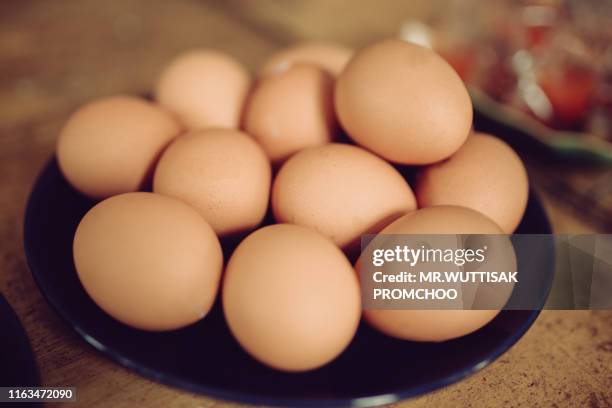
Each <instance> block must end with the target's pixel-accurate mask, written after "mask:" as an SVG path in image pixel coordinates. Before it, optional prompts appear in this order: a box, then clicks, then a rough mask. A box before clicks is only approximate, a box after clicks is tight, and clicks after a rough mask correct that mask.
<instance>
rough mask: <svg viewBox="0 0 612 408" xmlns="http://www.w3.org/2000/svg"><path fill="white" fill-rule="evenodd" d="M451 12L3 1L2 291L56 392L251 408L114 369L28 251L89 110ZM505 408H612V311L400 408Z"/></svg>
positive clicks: (544, 318)
mask: <svg viewBox="0 0 612 408" xmlns="http://www.w3.org/2000/svg"><path fill="white" fill-rule="evenodd" d="M437 3H440V2H439V1H436V2H427V1H413V2H403V1H402V2H400V1H397V2H396V1H385V2H369V1H363V2H359V3H357V4H356V3H354V2H350V1H349V0H334V1H326V2H315V1H310V2H308V1H305V2H283V1H261V0H260V1H257V2H255V1H248V0H232V1H229V2H221V1H214V2H196V1H180V2H179V1H173V2H167V1H141V0H130V1H122V2H97V1H93V0H87V1H79V2H74V1H73V2H70V1H55V2H43V1H19V2H17V1H15V2H8V1H5V2H1V3H0V177H1V179H0V181H1V182H0V291H1V292H2V293H3V294H4V295H5V296H6V297H7V299H8V301H9V302H10V303H11V304H12V306H13V307H14V308H15V310H16V312H17V314H18V315H19V317H20V318H21V320H22V322H23V324H24V326H25V328H26V331H27V333H28V335H29V337H30V339H31V343H32V347H33V350H34V353H35V355H36V359H37V361H38V365H39V369H40V373H41V376H42V381H43V384H44V385H46V386H75V387H77V388H78V404H77V405H78V406H84V407H92V408H93V407H102V406H113V407H123V406H125V407H128V406H130V407H132V406H153V407H235V406H237V405H234V404H229V403H226V402H221V401H216V400H213V399H210V398H205V397H201V396H196V395H192V394H190V393H186V392H183V391H180V390H176V389H173V388H170V387H167V386H163V385H160V384H158V383H155V382H152V381H149V380H147V379H145V378H142V377H140V376H138V375H136V374H134V373H132V372H130V371H128V370H126V369H124V368H122V367H120V366H118V365H116V364H114V363H113V362H111V361H110V360H108V359H107V358H105V357H104V356H102V355H101V354H99V353H98V352H96V351H94V350H93V349H92V348H91V347H90V346H88V345H87V344H86V343H85V342H84V341H82V340H81V339H80V338H79V337H78V336H77V335H76V334H75V333H74V332H72V331H71V329H69V328H68V327H67V326H66V325H65V324H64V323H63V322H62V321H61V320H60V318H59V317H58V316H57V315H56V314H55V313H54V312H53V310H51V309H50V307H49V305H48V304H47V303H46V302H45V301H44V299H43V298H42V296H41V294H40V292H39V291H38V288H37V287H36V285H35V283H34V281H33V279H32V276H31V275H30V272H29V271H28V268H27V265H26V261H25V259H24V253H23V247H22V225H23V213H24V205H25V201H26V198H27V194H28V192H29V190H30V188H31V186H32V183H33V181H34V179H35V177H36V175H37V172H38V171H39V170H40V169H41V167H42V166H43V164H44V163H45V161H46V160H47V159H48V158H49V157H50V155H52V154H53V150H54V143H55V140H56V137H57V134H58V130H59V129H60V127H61V125H62V123H63V122H64V121H65V120H66V118H67V116H68V115H69V113H70V112H71V111H72V110H73V109H75V107H76V106H78V105H79V104H80V103H82V102H84V101H87V100H89V99H91V98H94V97H99V96H103V95H109V94H113V93H118V92H131V93H141V92H145V91H146V90H147V89H150V87H151V84H152V83H153V80H154V78H155V76H156V74H157V73H158V72H159V69H160V67H161V66H162V64H163V63H164V62H165V61H167V60H168V59H169V58H170V57H171V56H173V55H174V54H176V53H177V52H179V51H181V50H184V49H188V48H191V47H195V46H209V47H215V48H220V49H223V50H225V51H228V52H230V53H232V54H234V55H235V56H237V57H239V58H240V59H241V60H242V61H243V62H244V63H245V64H247V65H248V66H249V67H252V68H253V67H256V66H257V65H258V64H259V63H260V62H261V61H262V60H263V59H264V58H265V57H266V56H267V55H268V54H269V53H271V52H272V51H274V50H275V49H277V48H279V47H281V46H284V45H286V44H289V43H291V42H293V41H296V40H299V39H306V38H308V39H332V40H336V41H339V42H342V43H344V44H346V45H350V46H360V45H362V44H364V43H366V42H368V41H371V40H373V39H377V38H381V37H384V36H389V35H394V34H395V33H396V31H397V28H398V26H399V24H400V23H401V22H402V21H403V20H405V19H406V18H408V17H410V16H417V17H419V16H427V15H428V14H429V13H431V12H432V9H433V8H434V7H435V6H436V5H437ZM535 187H536V189H539V187H540V186H535ZM544 200H545V204H546V207H547V210H548V213H549V216H550V218H551V220H552V223H553V226H554V230H555V231H556V232H572V233H578V232H594V231H599V228H598V226H597V225H590V224H588V223H586V222H584V221H583V220H580V219H578V218H577V217H576V215H575V213H574V212H572V211H569V210H568V208H565V207H563V206H561V205H560V204H559V202H560V201H559V200H557V199H556V198H552V197H550V196H548V195H544ZM584 211H588V209H584ZM0 330H1V328H0ZM0 364H2V362H0ZM498 405H499V406H505V407H510V406H547V407H548V406H558V407H579V406H580V407H582V406H587V407H593V408H595V407H610V406H612V313H611V312H593V311H546V312H543V313H542V314H541V316H540V317H539V318H538V320H537V321H536V323H535V324H534V326H533V327H532V328H531V329H530V330H529V332H528V333H527V334H526V335H525V336H524V337H523V338H522V339H521V340H520V341H519V342H518V344H516V346H514V347H513V348H512V349H511V350H510V351H509V352H508V353H506V354H504V355H503V356H502V357H501V358H500V359H499V360H497V361H496V362H495V363H493V364H492V365H491V366H489V367H487V368H486V369H484V370H482V371H481V372H479V373H477V374H475V375H473V376H472V377H470V378H468V379H466V380H464V381H461V382H460V383H458V384H455V385H452V386H449V387H447V388H444V389H442V390H439V391H437V392H434V393H431V394H428V395H425V396H422V397H420V398H416V399H413V400H409V401H405V402H401V403H398V404H395V405H394V406H397V407H425V406H436V407H443V406H472V407H491V406H498Z"/></svg>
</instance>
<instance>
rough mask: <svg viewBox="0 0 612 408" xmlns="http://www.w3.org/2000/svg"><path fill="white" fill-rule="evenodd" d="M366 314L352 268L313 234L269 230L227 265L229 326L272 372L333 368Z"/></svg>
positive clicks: (250, 239) (291, 227)
mask: <svg viewBox="0 0 612 408" xmlns="http://www.w3.org/2000/svg"><path fill="white" fill-rule="evenodd" d="M360 308H361V298H360V292H359V284H358V281H357V276H356V274H355V272H354V270H353V268H352V266H351V264H350V263H349V262H348V260H347V259H346V258H345V256H344V254H343V253H342V252H341V251H340V250H339V249H338V248H337V247H336V246H335V245H334V244H333V243H332V242H331V241H329V240H328V239H327V238H325V237H323V236H321V235H320V234H318V233H317V232H315V231H313V230H311V229H309V228H305V227H300V226H296V225H286V224H277V225H272V226H268V227H264V228H262V229H260V230H258V231H255V232H254V233H252V234H251V235H250V236H248V237H247V238H246V239H245V240H244V241H243V242H242V243H241V244H240V245H239V246H238V247H237V248H236V250H235V252H234V254H233V255H232V257H231V258H230V260H229V262H228V265H227V269H226V273H225V278H224V284H223V310H224V313H225V318H226V320H227V323H228V325H229V327H230V329H231V331H232V333H233V335H234V336H235V337H236V339H237V340H238V342H239V343H240V344H241V345H242V347H243V348H244V349H245V350H246V351H247V352H248V353H249V354H251V355H252V356H253V357H255V358H256V359H257V360H259V361H261V362H263V363H264V364H267V365H269V366H271V367H274V368H277V369H280V370H286V371H305V370H311V369H315V368H317V367H320V366H322V365H324V364H326V363H328V362H330V361H331V360H333V359H334V358H335V357H336V356H337V355H338V354H340V353H341V352H342V351H343V350H344V349H345V348H346V346H347V345H348V344H349V342H350V341H351V339H352V338H353V336H354V334H355V331H356V330H357V325H358V323H359V318H360V313H361V310H360Z"/></svg>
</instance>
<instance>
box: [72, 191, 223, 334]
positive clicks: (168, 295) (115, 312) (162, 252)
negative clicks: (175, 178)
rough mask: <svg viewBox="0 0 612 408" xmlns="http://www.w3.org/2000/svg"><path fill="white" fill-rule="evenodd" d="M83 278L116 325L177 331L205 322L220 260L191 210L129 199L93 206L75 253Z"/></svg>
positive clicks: (154, 199) (164, 201) (152, 197)
mask: <svg viewBox="0 0 612 408" xmlns="http://www.w3.org/2000/svg"><path fill="white" fill-rule="evenodd" d="M73 255H74V263H75V266H76V270H77V274H78V277H79V279H80V281H81V283H82V284H83V287H84V288H85V291H86V292H87V293H88V294H89V296H91V298H92V299H93V301H94V302H95V303H96V304H97V305H98V306H100V308H102V309H103V310H104V311H105V312H106V313H108V314H110V315H111V316H112V317H114V318H115V319H117V320H119V321H121V322H123V323H125V324H127V325H130V326H132V327H136V328H138V329H144V330H155V331H158V330H173V329H178V328H180V327H183V326H187V325H189V324H191V323H194V322H196V321H198V320H200V319H201V318H203V317H204V316H205V315H206V314H207V313H208V311H209V310H210V308H211V306H212V304H213V302H214V299H215V296H216V293H217V288H218V286H219V280H220V276H221V269H222V267H223V255H222V253H221V246H220V245H219V241H218V239H217V237H216V236H215V234H214V232H213V230H212V228H211V227H210V226H209V225H208V224H207V223H206V222H205V221H204V219H203V218H202V217H201V216H200V215H199V214H198V213H197V212H196V211H195V210H194V209H192V208H191V207H189V206H188V205H186V204H184V203H182V202H180V201H178V200H174V199H172V198H168V197H163V196H160V195H157V194H153V193H127V194H121V195H118V196H115V197H111V198H109V199H107V200H105V201H102V202H101V203H99V204H97V205H96V206H95V207H93V208H92V209H91V210H89V212H88V213H87V214H85V217H83V219H82V220H81V223H80V224H79V226H78V228H77V231H76V234H75V237H74V246H73Z"/></svg>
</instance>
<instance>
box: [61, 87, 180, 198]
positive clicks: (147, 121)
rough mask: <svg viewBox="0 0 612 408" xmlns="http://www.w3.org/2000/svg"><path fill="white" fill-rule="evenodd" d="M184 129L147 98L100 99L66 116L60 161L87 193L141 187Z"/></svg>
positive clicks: (67, 174)
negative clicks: (161, 155)
mask: <svg viewBox="0 0 612 408" xmlns="http://www.w3.org/2000/svg"><path fill="white" fill-rule="evenodd" d="M180 130H181V129H180V126H179V124H178V123H177V122H176V121H175V120H174V119H173V118H172V117H171V116H170V115H169V114H168V113H167V112H165V111H164V110H162V109H160V108H159V107H157V106H155V105H153V104H151V103H149V102H147V101H145V100H144V99H141V98H136V97H132V96H124V95H119V96H112V97H107V98H103V99H98V100H95V101H93V102H89V103H88V104H86V105H85V106H83V107H81V108H80V109H79V110H77V111H76V112H75V113H74V114H72V116H71V117H70V119H68V122H67V123H66V125H65V126H64V128H63V129H62V131H61V133H60V135H59V139H58V142H57V160H58V163H59V167H60V169H61V170H62V173H63V174H64V176H65V177H66V179H67V180H68V181H69V182H70V184H72V186H73V187H74V188H76V189H77V190H79V191H80V192H81V193H83V194H85V195H87V196H89V197H92V198H106V197H110V196H112V195H115V194H120V193H127V192H130V191H137V190H139V189H140V188H141V187H143V185H144V184H146V182H147V181H148V180H150V176H151V174H152V171H153V167H154V166H155V163H156V161H157V159H158V157H159V155H160V154H161V152H162V151H163V149H164V148H165V147H166V146H167V145H168V143H170V141H171V140H172V139H173V138H174V137H175V136H177V135H178V134H179V132H180Z"/></svg>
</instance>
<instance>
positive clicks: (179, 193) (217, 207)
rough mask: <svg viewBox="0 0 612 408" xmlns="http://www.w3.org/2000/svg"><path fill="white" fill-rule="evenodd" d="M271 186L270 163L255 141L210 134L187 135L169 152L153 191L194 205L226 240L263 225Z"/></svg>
mask: <svg viewBox="0 0 612 408" xmlns="http://www.w3.org/2000/svg"><path fill="white" fill-rule="evenodd" d="M270 182H271V169H270V162H269V161H268V158H267V157H266V155H265V153H264V152H263V150H262V149H261V147H259V146H258V145H257V143H256V142H255V141H254V140H253V139H252V138H251V137H249V136H248V135H246V134H245V133H242V132H239V131H237V130H229V129H209V130H201V131H197V132H192V133H189V134H186V135H183V136H181V137H179V138H178V139H176V141H175V142H174V143H172V144H171V145H170V146H169V147H168V149H166V151H165V152H164V154H163V156H162V158H161V159H160V161H159V164H158V166H157V169H156V170H155V176H154V179H153V191H154V192H156V193H159V194H163V195H167V196H170V197H174V198H178V199H180V200H182V201H184V202H186V203H188V204H190V205H192V206H193V207H194V208H195V209H197V210H198V211H199V212H200V214H201V215H202V216H203V217H204V219H205V220H207V221H208V223H209V224H210V225H211V226H212V227H213V229H214V230H215V232H216V233H217V234H218V235H222V236H223V235H230V234H239V233H242V232H244V231H247V230H250V229H252V228H255V227H256V226H257V225H259V223H260V222H261V221H262V219H263V217H264V215H265V213H266V209H267V208H268V200H269V196H270Z"/></svg>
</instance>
